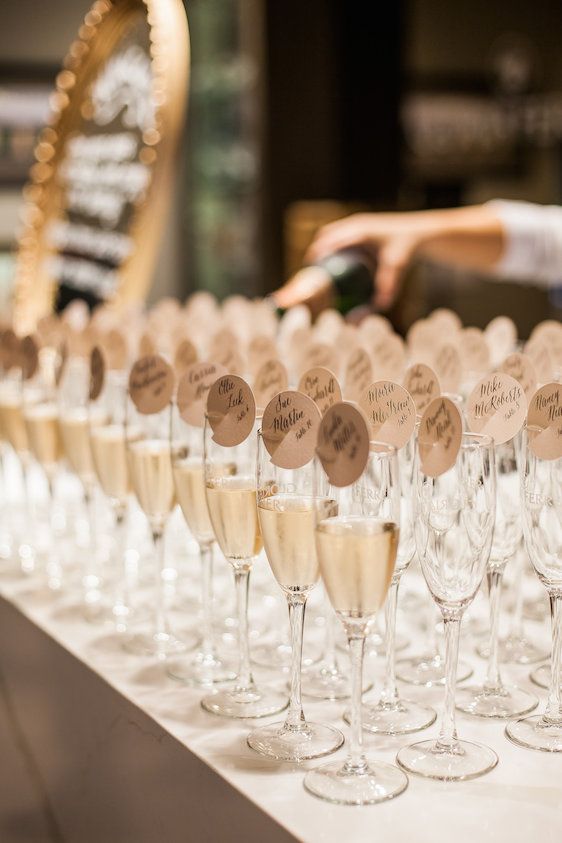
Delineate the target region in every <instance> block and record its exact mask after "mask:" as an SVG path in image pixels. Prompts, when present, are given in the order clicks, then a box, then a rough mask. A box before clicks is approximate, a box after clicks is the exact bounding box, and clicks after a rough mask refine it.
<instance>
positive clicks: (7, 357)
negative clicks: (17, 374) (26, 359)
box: [2, 328, 21, 371]
mask: <svg viewBox="0 0 562 843" xmlns="http://www.w3.org/2000/svg"><path fill="white" fill-rule="evenodd" d="M20 352H21V347H20V341H19V339H18V338H17V336H16V335H15V333H14V332H13V331H12V329H11V328H7V329H6V330H5V331H4V332H3V334H2V365H3V367H4V369H5V370H6V371H9V369H13V368H14V367H15V366H19V365H20V361H21V358H20Z"/></svg>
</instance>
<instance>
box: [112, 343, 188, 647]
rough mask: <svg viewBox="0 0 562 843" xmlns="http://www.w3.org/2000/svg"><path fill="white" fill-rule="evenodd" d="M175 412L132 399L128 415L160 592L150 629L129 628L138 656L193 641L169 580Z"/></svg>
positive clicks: (133, 468) (132, 464)
mask: <svg viewBox="0 0 562 843" xmlns="http://www.w3.org/2000/svg"><path fill="white" fill-rule="evenodd" d="M143 359H148V360H159V359H160V358H155V357H148V358H143ZM129 386H131V380H129ZM170 413H171V404H170V403H168V404H166V405H165V406H164V408H163V409H161V410H159V411H157V412H152V413H140V412H137V411H136V409H135V407H134V406H133V403H132V401H130V400H129V401H128V402H127V405H126V414H125V445H126V450H127V459H128V468H129V475H130V478H131V485H132V488H133V491H134V493H135V496H136V498H137V501H138V503H139V506H140V508H141V509H142V511H143V512H144V514H145V515H146V518H147V520H148V523H149V526H150V531H151V534H152V542H153V547H154V561H155V568H154V576H155V583H154V592H155V593H154V602H153V606H152V608H153V616H152V619H151V621H150V622H149V623H150V628H149V630H148V631H143V632H136V633H134V634H133V633H131V632H128V633H127V636H126V638H125V640H124V647H125V649H126V650H127V651H128V652H130V653H134V654H135V655H144V656H156V657H157V658H159V659H163V658H166V657H167V656H168V655H171V654H174V653H178V652H182V651H183V650H185V649H186V648H187V644H188V642H187V640H186V638H185V636H184V640H182V641H180V640H179V639H178V638H176V636H175V635H173V634H172V632H171V630H170V624H169V619H168V611H167V606H166V594H165V587H164V579H163V573H164V569H165V546H164V531H165V527H166V523H167V521H168V517H169V515H170V513H171V511H172V509H173V507H174V504H175V489H174V477H173V473H172V459H171V455H170V439H169V430H170ZM189 644H195V641H193V642H192V641H189Z"/></svg>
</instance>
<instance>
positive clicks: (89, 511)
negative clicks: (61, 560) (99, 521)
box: [83, 483, 99, 593]
mask: <svg viewBox="0 0 562 843" xmlns="http://www.w3.org/2000/svg"><path fill="white" fill-rule="evenodd" d="M83 488H84V509H85V510H86V520H87V522H88V552H87V553H86V554H85V556H84V558H85V560H86V565H85V570H84V588H85V590H86V593H88V592H89V591H90V589H96V588H97V587H98V585H99V581H98V576H97V568H96V545H97V543H96V539H95V526H94V496H93V494H92V491H93V490H92V488H91V486H90V485H89V484H86V483H85V484H84V487H83Z"/></svg>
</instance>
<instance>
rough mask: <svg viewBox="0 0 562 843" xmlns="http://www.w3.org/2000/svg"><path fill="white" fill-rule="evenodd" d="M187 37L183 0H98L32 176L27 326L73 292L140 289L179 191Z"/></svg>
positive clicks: (98, 295) (23, 309)
mask: <svg viewBox="0 0 562 843" xmlns="http://www.w3.org/2000/svg"><path fill="white" fill-rule="evenodd" d="M188 74H189V36H188V30H187V21H186V17H185V12H184V9H183V5H182V3H181V0H97V2H95V3H94V5H93V6H92V7H91V9H90V11H89V12H88V14H87V15H86V17H85V19H84V23H83V25H82V26H81V27H80V30H79V32H78V38H77V40H76V41H75V42H74V43H73V44H72V45H71V47H70V50H69V52H68V55H67V56H66V59H65V61H64V67H63V69H62V70H61V72H60V73H59V75H58V77H57V85H56V91H55V92H54V94H53V96H52V101H51V110H52V115H51V120H50V124H49V125H48V126H46V127H45V129H44V130H43V131H42V132H41V134H40V136H39V140H38V143H37V146H36V149H35V163H34V165H33V166H32V168H31V172H30V180H29V183H28V184H27V186H26V187H25V191H24V197H25V200H26V202H25V211H24V226H23V230H22V234H21V237H20V241H19V251H18V260H17V264H16V278H15V290H14V319H15V324H16V328H17V330H18V332H20V333H27V332H30V331H32V330H33V329H34V327H35V324H36V322H37V320H38V319H39V318H40V317H41V316H44V315H45V314H46V313H48V312H49V311H50V310H51V309H52V308H53V306H54V305H55V306H56V305H57V304H58V305H59V306H60V305H63V304H65V303H66V301H67V300H70V299H71V298H74V297H80V298H83V299H85V300H86V301H87V302H88V303H89V304H90V305H93V304H95V303H97V302H99V301H112V302H114V303H115V304H116V306H120V305H122V304H124V303H126V302H131V301H135V300H142V299H143V298H144V297H145V295H146V292H147V290H148V287H149V284H150V281H151V276H152V272H153V269H154V261H155V258H156V254H157V247H158V244H159V240H160V235H161V231H162V224H163V222H164V221H165V218H166V212H167V206H168V205H169V201H170V198H171V190H172V183H173V176H174V173H173V168H174V163H175V153H176V150H177V146H178V141H179V137H180V134H181V130H182V126H183V118H184V108H185V101H186V94H187V88H188Z"/></svg>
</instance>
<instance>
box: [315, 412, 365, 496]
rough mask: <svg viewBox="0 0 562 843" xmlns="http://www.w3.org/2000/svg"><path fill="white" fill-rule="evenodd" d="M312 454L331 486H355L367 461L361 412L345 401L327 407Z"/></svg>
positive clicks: (363, 421) (363, 422)
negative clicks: (317, 460) (318, 460)
mask: <svg viewBox="0 0 562 843" xmlns="http://www.w3.org/2000/svg"><path fill="white" fill-rule="evenodd" d="M316 453H317V454H318V458H319V459H320V462H321V463H322V467H323V469H324V471H325V472H326V474H327V476H328V480H329V481H330V483H331V484H332V486H337V487H338V488H342V487H344V486H350V485H351V484H352V483H355V481H356V480H358V479H359V478H360V477H361V475H362V474H363V471H364V470H365V466H366V465H367V460H368V459H369V426H368V424H367V420H366V419H365V416H364V415H363V413H362V411H361V410H360V409H359V408H358V407H356V406H355V405H354V404H348V403H346V402H345V401H342V402H340V403H338V404H334V406H333V407H330V408H329V410H328V411H327V412H326V415H325V416H324V418H323V419H322V422H321V424H320V428H319V430H318V444H317V446H316Z"/></svg>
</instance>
